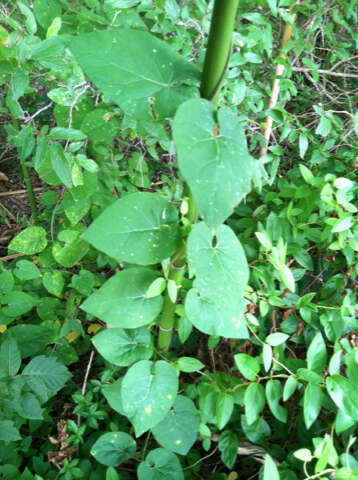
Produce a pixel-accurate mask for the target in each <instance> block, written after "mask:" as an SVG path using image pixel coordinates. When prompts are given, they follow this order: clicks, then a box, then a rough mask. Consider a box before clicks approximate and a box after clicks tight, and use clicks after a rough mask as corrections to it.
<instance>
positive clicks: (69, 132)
mask: <svg viewBox="0 0 358 480" xmlns="http://www.w3.org/2000/svg"><path fill="white" fill-rule="evenodd" d="M50 137H51V138H53V139H54V140H68V141H70V142H78V141H79V140H86V138H87V136H86V134H85V133H83V132H81V131H80V130H76V129H75V128H65V127H54V128H52V129H51V130H50Z"/></svg>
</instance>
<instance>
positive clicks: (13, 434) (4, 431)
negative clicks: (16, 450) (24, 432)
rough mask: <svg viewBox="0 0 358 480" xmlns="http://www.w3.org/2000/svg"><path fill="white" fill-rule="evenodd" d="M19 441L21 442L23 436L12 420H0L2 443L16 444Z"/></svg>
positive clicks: (0, 439)
mask: <svg viewBox="0 0 358 480" xmlns="http://www.w3.org/2000/svg"><path fill="white" fill-rule="evenodd" d="M17 440H21V435H20V432H19V430H18V429H17V428H16V427H15V425H14V422H12V421H11V420H0V441H2V442H16V441H17Z"/></svg>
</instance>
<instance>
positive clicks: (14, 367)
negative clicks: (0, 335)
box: [0, 337, 21, 377]
mask: <svg viewBox="0 0 358 480" xmlns="http://www.w3.org/2000/svg"><path fill="white" fill-rule="evenodd" d="M20 366H21V353H20V350H19V347H18V346H17V343H16V341H15V340H14V339H13V338H11V337H10V338H7V339H5V341H4V342H3V343H2V344H1V347H0V377H14V376H15V375H16V374H17V372H18V371H19V370H20Z"/></svg>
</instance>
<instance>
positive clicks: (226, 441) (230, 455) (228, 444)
mask: <svg viewBox="0 0 358 480" xmlns="http://www.w3.org/2000/svg"><path fill="white" fill-rule="evenodd" d="M218 446H219V450H220V452H221V460H222V462H223V463H224V464H225V465H226V466H227V468H229V469H230V470H231V469H232V468H233V466H234V464H235V461H236V458H237V452H238V446H239V441H238V439H237V435H236V434H235V433H234V432H230V431H228V430H226V431H224V432H222V434H221V435H220V437H219V443H218Z"/></svg>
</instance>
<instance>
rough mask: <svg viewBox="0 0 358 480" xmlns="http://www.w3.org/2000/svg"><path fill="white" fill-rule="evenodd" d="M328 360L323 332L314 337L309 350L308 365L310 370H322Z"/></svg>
mask: <svg viewBox="0 0 358 480" xmlns="http://www.w3.org/2000/svg"><path fill="white" fill-rule="evenodd" d="M326 362H327V349H326V344H325V342H324V338H323V336H322V334H321V332H318V333H317V334H316V336H315V337H314V338H313V340H312V342H311V343H310V346H309V347H308V350H307V366H308V368H309V369H310V370H318V371H322V370H323V368H324V367H325V366H326Z"/></svg>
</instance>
